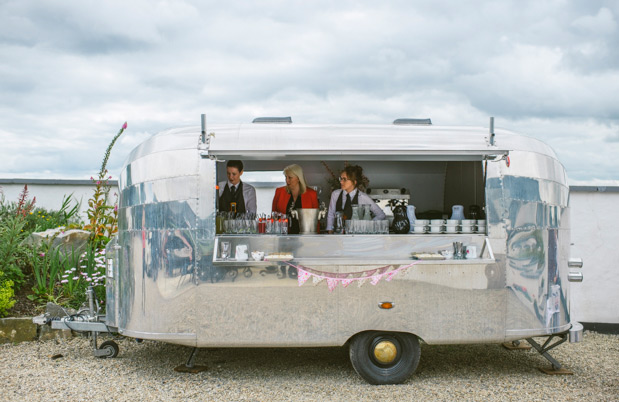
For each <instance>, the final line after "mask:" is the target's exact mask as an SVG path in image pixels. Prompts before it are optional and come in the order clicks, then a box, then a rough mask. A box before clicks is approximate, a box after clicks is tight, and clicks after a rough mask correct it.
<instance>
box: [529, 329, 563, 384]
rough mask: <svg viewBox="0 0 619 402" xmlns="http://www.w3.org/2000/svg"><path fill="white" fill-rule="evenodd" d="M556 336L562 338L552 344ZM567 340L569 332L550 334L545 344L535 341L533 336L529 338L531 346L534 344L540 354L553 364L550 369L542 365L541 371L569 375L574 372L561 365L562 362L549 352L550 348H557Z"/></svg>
mask: <svg viewBox="0 0 619 402" xmlns="http://www.w3.org/2000/svg"><path fill="white" fill-rule="evenodd" d="M555 337H557V338H560V340H558V341H557V342H555V343H553V344H550V342H551V341H552V339H553V338H555ZM565 341H567V333H565V334H559V335H550V336H549V337H548V339H547V340H546V342H544V345H540V344H539V343H537V342H535V340H533V338H527V342H529V343H530V344H531V346H533V347H534V348H535V350H537V351H538V352H539V354H540V355H542V356H544V358H545V359H546V360H548V361H549V362H550V364H552V368H550V369H548V368H543V367H540V368H539V369H540V371H541V372H543V373H546V374H551V375H569V374H574V372H573V371H571V370H568V369H565V368H563V367H561V363H559V362H558V361H556V360H555V359H554V358H553V357H552V356H550V354H549V353H548V351H549V350H551V349H553V348H556V347H557V346H559V345H560V344H562V343H563V342H565Z"/></svg>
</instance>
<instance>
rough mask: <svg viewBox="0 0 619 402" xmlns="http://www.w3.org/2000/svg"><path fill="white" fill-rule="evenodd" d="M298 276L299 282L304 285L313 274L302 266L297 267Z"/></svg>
mask: <svg viewBox="0 0 619 402" xmlns="http://www.w3.org/2000/svg"><path fill="white" fill-rule="evenodd" d="M297 271H298V276H297V281H298V282H299V286H303V284H304V283H305V282H306V281H307V280H308V279H309V277H310V276H311V275H310V273H309V272H307V271H304V270H302V269H301V268H297Z"/></svg>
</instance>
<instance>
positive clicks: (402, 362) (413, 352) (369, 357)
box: [349, 331, 421, 385]
mask: <svg viewBox="0 0 619 402" xmlns="http://www.w3.org/2000/svg"><path fill="white" fill-rule="evenodd" d="M381 352H382V353H381ZM349 354H350V362H351V363H352V366H353V368H354V369H355V371H356V372H357V374H359V375H360V376H361V377H362V378H363V379H364V380H366V381H367V382H369V383H370V384H374V385H381V384H400V383H402V382H404V381H406V380H407V379H408V378H409V377H410V376H411V375H412V374H413V373H414V372H415V370H416V369H417V365H418V364H419V356H420V355H421V349H420V347H419V340H418V339H417V337H416V336H415V335H413V334H409V333H405V332H382V331H368V332H362V333H360V334H357V335H355V337H354V338H352V340H351V341H350V348H349Z"/></svg>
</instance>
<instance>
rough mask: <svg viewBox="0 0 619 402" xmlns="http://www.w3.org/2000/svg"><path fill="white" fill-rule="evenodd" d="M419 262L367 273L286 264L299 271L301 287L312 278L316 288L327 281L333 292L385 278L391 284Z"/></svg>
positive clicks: (375, 269) (373, 283)
mask: <svg viewBox="0 0 619 402" xmlns="http://www.w3.org/2000/svg"><path fill="white" fill-rule="evenodd" d="M418 262H419V261H415V262H413V263H411V264H408V265H404V266H401V267H398V268H393V266H392V265H385V266H384V267H380V268H373V269H369V270H367V271H360V272H348V273H334V272H324V271H319V270H317V269H313V268H309V267H304V266H302V265H294V264H291V263H289V262H287V263H286V264H288V265H290V266H291V267H294V268H296V269H297V271H298V274H297V281H298V283H299V286H303V285H304V284H305V282H307V281H308V280H309V278H312V282H313V284H314V286H316V285H318V284H319V283H320V282H322V281H323V280H326V282H327V288H328V289H329V291H330V292H333V291H334V290H335V288H336V287H337V285H338V284H341V285H342V287H344V288H346V287H348V285H350V284H351V283H353V282H357V285H358V286H359V287H361V286H363V284H364V283H365V282H366V281H368V280H369V281H370V283H371V284H372V285H376V284H378V283H379V282H380V281H381V280H382V279H383V278H385V280H386V281H387V282H390V281H391V280H392V279H393V277H394V276H396V275H397V274H399V273H400V272H405V271H406V270H407V269H408V268H410V267H412V266H413V265H415V264H417V263H418Z"/></svg>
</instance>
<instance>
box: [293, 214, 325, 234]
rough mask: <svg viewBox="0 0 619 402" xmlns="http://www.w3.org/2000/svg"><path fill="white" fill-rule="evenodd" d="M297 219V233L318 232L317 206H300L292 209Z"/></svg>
mask: <svg viewBox="0 0 619 402" xmlns="http://www.w3.org/2000/svg"><path fill="white" fill-rule="evenodd" d="M293 212H294V213H296V215H297V219H298V220H299V234H313V233H318V219H319V216H318V215H319V212H320V210H319V209H318V208H300V209H296V210H294V211H293Z"/></svg>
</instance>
